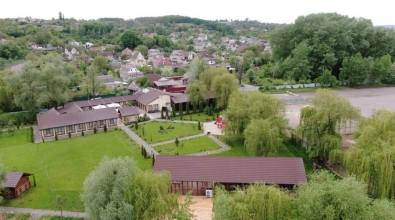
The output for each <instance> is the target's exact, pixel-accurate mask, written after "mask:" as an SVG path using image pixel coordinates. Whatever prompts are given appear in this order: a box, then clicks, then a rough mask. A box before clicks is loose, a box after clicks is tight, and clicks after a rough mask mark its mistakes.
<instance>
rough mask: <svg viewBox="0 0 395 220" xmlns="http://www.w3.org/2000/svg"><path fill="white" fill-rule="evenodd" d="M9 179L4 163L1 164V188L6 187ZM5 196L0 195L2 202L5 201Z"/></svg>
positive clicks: (0, 201)
mask: <svg viewBox="0 0 395 220" xmlns="http://www.w3.org/2000/svg"><path fill="white" fill-rule="evenodd" d="M6 181H7V172H6V170H5V169H4V167H3V164H0V189H3V188H4V183H5V182H6ZM3 201H4V198H3V197H2V196H1V195H0V204H1V203H3Z"/></svg>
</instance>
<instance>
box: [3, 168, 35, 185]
mask: <svg viewBox="0 0 395 220" xmlns="http://www.w3.org/2000/svg"><path fill="white" fill-rule="evenodd" d="M31 175H32V174H30V173H23V172H9V173H7V181H6V182H5V183H4V187H8V188H15V187H16V186H17V185H18V182H19V180H20V179H21V178H22V177H23V176H31Z"/></svg>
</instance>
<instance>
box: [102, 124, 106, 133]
mask: <svg viewBox="0 0 395 220" xmlns="http://www.w3.org/2000/svg"><path fill="white" fill-rule="evenodd" d="M103 130H104V133H107V125H104V128H103Z"/></svg>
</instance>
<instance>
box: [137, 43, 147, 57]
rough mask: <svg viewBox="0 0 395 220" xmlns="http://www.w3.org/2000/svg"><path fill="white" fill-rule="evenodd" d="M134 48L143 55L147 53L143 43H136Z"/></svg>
mask: <svg viewBox="0 0 395 220" xmlns="http://www.w3.org/2000/svg"><path fill="white" fill-rule="evenodd" d="M134 50H135V51H140V53H141V54H142V55H143V56H145V57H146V56H147V55H148V48H147V47H146V46H144V45H138V46H137V47H136V48H135V49H134Z"/></svg>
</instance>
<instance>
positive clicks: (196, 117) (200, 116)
mask: <svg viewBox="0 0 395 220" xmlns="http://www.w3.org/2000/svg"><path fill="white" fill-rule="evenodd" d="M177 114H178V112H177ZM216 117H217V114H214V119H213V116H209V115H207V114H204V113H195V114H192V113H191V114H189V115H184V116H183V117H182V119H183V120H184V121H200V122H207V121H215V119H216ZM173 119H174V120H181V118H180V116H178V115H177V116H176V117H174V118H173Z"/></svg>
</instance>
